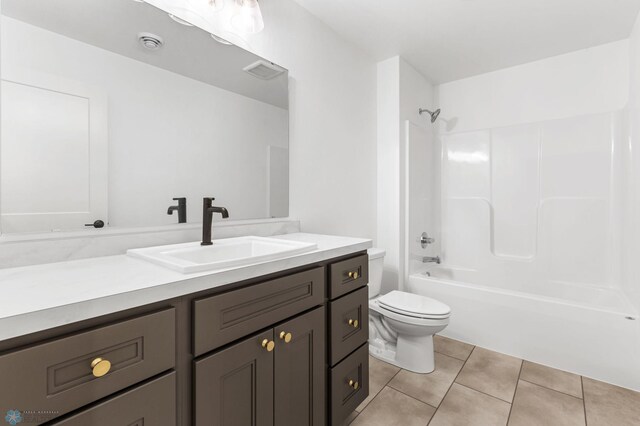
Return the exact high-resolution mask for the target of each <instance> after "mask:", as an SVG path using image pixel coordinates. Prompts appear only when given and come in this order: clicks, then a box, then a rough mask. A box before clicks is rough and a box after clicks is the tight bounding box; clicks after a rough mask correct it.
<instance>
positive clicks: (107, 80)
mask: <svg viewBox="0 0 640 426" xmlns="http://www.w3.org/2000/svg"><path fill="white" fill-rule="evenodd" d="M2 42H3V45H2V50H3V52H2V55H3V62H2V68H3V69H2V71H3V73H5V72H6V71H8V69H9V68H8V67H11V69H13V70H16V71H15V72H14V73H13V74H18V75H19V73H20V69H26V70H30V71H36V72H43V73H47V74H52V75H56V76H59V77H62V78H64V79H69V80H72V81H76V82H82V83H84V84H88V85H91V86H92V87H97V88H98V89H99V90H100V91H103V92H104V93H105V94H106V96H107V97H108V104H109V108H108V110H109V112H108V123H109V124H108V130H109V223H110V225H111V226H118V227H137V226H149V225H160V224H171V223H176V222H177V216H176V214H174V215H173V216H168V215H167V214H166V211H167V207H168V206H169V205H172V204H175V202H173V201H172V198H173V197H187V199H188V202H189V204H188V221H189V222H193V223H197V222H200V221H201V220H202V210H201V203H202V197H205V196H215V197H216V202H217V203H219V205H223V206H225V207H227V208H228V209H229V212H230V215H231V217H232V218H235V219H249V218H264V217H268V216H269V214H268V213H269V212H268V206H267V192H268V188H267V183H268V180H267V174H268V147H269V146H270V145H272V146H284V147H286V146H287V140H288V135H287V134H288V112H287V111H286V110H283V109H281V108H278V107H275V106H273V105H269V104H266V103H263V102H259V101H256V100H253V99H251V98H248V97H244V96H241V95H238V94H235V93H233V92H228V91H226V90H222V89H219V88H217V87H214V86H210V85H207V84H204V83H201V82H199V81H196V80H192V79H189V78H186V77H183V76H181V75H178V74H174V73H172V72H169V71H165V70H163V69H160V68H156V67H154V66H151V65H147V64H145V63H142V62H138V61H135V60H132V59H129V58H127V57H124V56H120V55H117V54H114V53H111V52H109V51H106V50H102V49H99V48H96V47H94V46H92V45H89V44H85V43H81V42H79V41H77V40H73V39H70V38H67V37H64V36H60V35H58V34H56V33H53V32H49V31H46V30H42V29H40V28H38V27H35V26H32V25H28V24H25V23H23V22H21V21H17V20H14V19H11V18H6V17H3V18H2ZM251 117H260V120H254V121H251V125H247V120H248V119H250V118H251ZM61 161H64V159H62V160H61ZM8 184H12V183H8ZM13 184H16V183H15V182H14V183H13ZM80 226H82V225H80Z"/></svg>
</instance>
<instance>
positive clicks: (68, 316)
mask: <svg viewBox="0 0 640 426" xmlns="http://www.w3.org/2000/svg"><path fill="white" fill-rule="evenodd" d="M270 238H282V239H287V240H296V241H304V242H313V243H316V244H317V246H318V248H317V250H314V251H311V252H308V253H304V254H300V255H295V256H290V257H286V258H284V259H280V260H275V261H269V262H264V263H257V264H252V265H249V266H243V267H238V268H229V269H223V270H217V271H207V272H199V273H194V274H182V273H179V272H176V271H172V270H170V269H168V268H164V267H162V266H157V265H154V264H152V263H149V262H147V261H144V260H141V259H135V258H133V257H130V256H127V255H118V256H107V257H96V258H91V259H83V260H74V261H69V262H59V263H49V264H44V265H35V266H25V267H20V268H9V269H0V295H2V299H3V303H2V309H0V341H2V340H6V339H10V338H13V337H17V336H23V335H26V334H29V333H34V332H37V331H42V330H46V329H49V328H53V327H58V326H61V325H66V324H71V323H74V322H78V321H82V320H85V319H89V318H94V317H98V316H101V315H106V314H110V313H113V312H118V311H122V310H125V309H130V308H134V307H137V306H143V305H147V304H150V303H155V302H159V301H162V300H167V299H172V298H176V297H180V296H184V295H187V294H190V293H195V292H198V291H202V290H207V289H213V288H216V287H221V286H224V285H226V284H231V283H235V282H238V281H243V280H247V279H251V278H255V277H259V276H262V275H267V274H271V273H274V272H278V271H283V270H287V269H291V268H296V267H299V266H304V265H306V264H309V263H314V262H319V261H323V260H327V259H331V258H335V257H339V256H344V255H348V254H351V253H356V252H359V251H362V250H366V249H368V248H370V247H371V246H372V242H371V240H367V239H362V238H349V237H338V236H330V235H317V234H304V233H296V234H286V235H276V236H273V237H270Z"/></svg>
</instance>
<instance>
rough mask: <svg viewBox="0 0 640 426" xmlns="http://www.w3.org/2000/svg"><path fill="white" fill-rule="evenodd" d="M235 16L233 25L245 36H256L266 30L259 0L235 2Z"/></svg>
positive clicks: (238, 0) (232, 21)
mask: <svg viewBox="0 0 640 426" xmlns="http://www.w3.org/2000/svg"><path fill="white" fill-rule="evenodd" d="M234 2H235V4H234V6H235V11H234V12H235V14H234V16H233V17H232V18H231V25H232V26H233V27H234V28H235V29H236V30H237V31H239V32H241V33H244V34H256V33H259V32H260V31H262V30H263V29H264V21H263V20H262V12H261V11H260V5H259V4H258V0H234Z"/></svg>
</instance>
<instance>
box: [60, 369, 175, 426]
mask: <svg viewBox="0 0 640 426" xmlns="http://www.w3.org/2000/svg"><path fill="white" fill-rule="evenodd" d="M175 424H176V373H170V374H168V375H166V376H163V377H161V378H159V379H156V380H153V381H151V382H149V383H145V384H144V385H142V386H138V387H137V388H135V389H132V390H130V391H127V392H125V393H123V394H121V395H118V396H116V397H113V398H111V399H108V400H107V401H105V402H102V403H100V404H97V405H96V406H94V407H91V408H89V409H86V410H84V411H81V412H80V413H78V414H75V415H73V416H71V417H68V418H66V419H64V420H61V421H59V422H53V425H56V426H87V425H91V426H144V425H153V426H174V425H175Z"/></svg>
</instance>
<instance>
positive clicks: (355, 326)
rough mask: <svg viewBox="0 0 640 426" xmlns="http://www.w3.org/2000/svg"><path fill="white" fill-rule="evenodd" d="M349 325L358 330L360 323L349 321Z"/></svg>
mask: <svg viewBox="0 0 640 426" xmlns="http://www.w3.org/2000/svg"><path fill="white" fill-rule="evenodd" d="M349 325H350V326H351V327H353V328H358V325H360V323H359V322H358V320H354V319H350V320H349Z"/></svg>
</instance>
